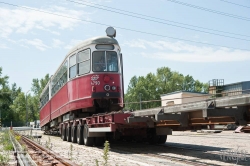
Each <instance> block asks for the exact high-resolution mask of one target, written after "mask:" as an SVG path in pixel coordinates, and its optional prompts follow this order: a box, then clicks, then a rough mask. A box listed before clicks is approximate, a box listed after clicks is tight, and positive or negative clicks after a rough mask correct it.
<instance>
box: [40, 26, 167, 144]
mask: <svg viewBox="0 0 250 166" xmlns="http://www.w3.org/2000/svg"><path fill="white" fill-rule="evenodd" d="M106 33H107V36H104V37H96V38H92V39H89V40H86V41H83V42H82V43H80V44H78V45H77V46H75V47H74V48H72V49H71V50H70V51H69V53H68V54H67V55H66V57H65V59H64V61H63V62H62V63H61V65H60V67H59V68H58V69H57V71H56V73H55V74H54V75H53V76H52V77H51V78H50V81H49V82H48V84H47V85H46V87H45V88H44V90H43V91H42V93H41V96H40V103H41V107H40V108H41V109H40V125H41V127H42V130H44V131H45V132H46V133H51V132H59V133H60V134H61V136H62V139H63V140H67V141H71V142H77V143H79V144H85V145H88V146H91V145H93V144H95V145H100V144H102V143H103V140H104V138H105V137H106V136H107V133H112V132H113V133H115V132H116V130H117V129H118V128H120V129H121V130H122V133H123V135H126V134H128V135H131V134H135V135H138V136H141V135H143V134H144V135H147V133H146V130H145V129H146V124H138V123H137V124H135V125H136V126H137V128H138V126H140V129H139V130H134V129H132V128H133V125H132V126H131V125H129V126H126V122H125V121H124V119H126V118H127V117H129V116H131V114H130V113H127V114H126V113H119V112H118V113H117V111H119V110H121V109H122V108H123V97H124V90H123V88H124V87H123V62H122V54H121V48H120V46H119V44H118V42H117V40H116V39H114V37H115V34H116V32H115V29H114V28H112V27H109V28H107V30H106ZM114 111H116V113H112V112H114ZM124 125H125V127H124ZM141 128H144V130H141ZM131 129H132V130H131ZM131 132H132V133H131ZM116 135H117V134H116ZM162 139H165V140H166V138H165V136H164V138H162Z"/></svg>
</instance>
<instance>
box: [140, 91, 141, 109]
mask: <svg viewBox="0 0 250 166" xmlns="http://www.w3.org/2000/svg"><path fill="white" fill-rule="evenodd" d="M140 110H141V93H140Z"/></svg>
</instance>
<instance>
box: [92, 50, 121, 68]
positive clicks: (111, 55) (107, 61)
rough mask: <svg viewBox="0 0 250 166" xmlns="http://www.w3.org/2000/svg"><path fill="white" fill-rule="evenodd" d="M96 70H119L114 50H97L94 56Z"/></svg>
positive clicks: (93, 61) (93, 64)
mask: <svg viewBox="0 0 250 166" xmlns="http://www.w3.org/2000/svg"><path fill="white" fill-rule="evenodd" d="M92 67H93V71H94V72H103V71H104V72H105V71H107V72H118V58H117V53H116V52H114V51H95V52H93V57H92Z"/></svg>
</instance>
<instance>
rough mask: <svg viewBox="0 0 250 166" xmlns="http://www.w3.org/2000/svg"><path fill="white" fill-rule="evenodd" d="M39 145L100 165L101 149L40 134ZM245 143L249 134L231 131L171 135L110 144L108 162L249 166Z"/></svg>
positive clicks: (131, 165)
mask: <svg viewBox="0 0 250 166" xmlns="http://www.w3.org/2000/svg"><path fill="white" fill-rule="evenodd" d="M36 133H38V135H39V134H40V133H41V132H40V131H33V134H36ZM40 142H41V143H42V144H43V145H45V144H47V145H48V144H49V146H50V148H51V149H52V151H54V152H56V153H59V154H60V155H62V156H63V157H66V158H68V159H71V160H73V161H74V162H75V163H77V164H79V165H83V166H85V165H86V166H92V165H93V166H94V165H97V164H96V162H97V161H98V163H99V165H103V162H104V160H103V157H102V156H103V148H102V147H86V146H84V145H78V144H72V143H70V142H66V141H62V140H61V138H60V137H55V136H48V135H42V138H41V140H40ZM249 142H250V134H249V133H237V134H236V133H233V131H223V132H221V133H197V132H190V131H185V132H173V135H170V136H168V140H167V142H166V143H165V144H164V145H163V146H162V145H156V146H152V145H149V144H145V143H144V144H138V143H128V142H123V143H122V145H123V146H121V145H119V144H117V145H116V144H114V145H111V150H110V152H109V160H108V163H109V165H114V166H116V165H117V166H128V165H129V166H138V165H140V166H160V165H170V166H172V165H175V166H179V165H195V164H193V163H191V164H190V163H189V162H188V161H193V162H197V163H206V164H209V165H235V164H237V165H246V166H247V165H250V143H249ZM71 145H72V146H73V150H72V151H71V150H70V146H71ZM118 147H119V148H118ZM126 148H127V149H126ZM118 149H119V150H118ZM120 149H123V150H120ZM135 150H136V151H135ZM152 154H153V155H152ZM164 156H165V157H164ZM169 157H171V158H172V159H169Z"/></svg>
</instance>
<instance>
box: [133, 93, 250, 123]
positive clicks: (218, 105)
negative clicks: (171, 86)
mask: <svg viewBox="0 0 250 166" xmlns="http://www.w3.org/2000/svg"><path fill="white" fill-rule="evenodd" d="M249 108H250V94H241V95H237V96H227V97H220V98H217V99H209V100H205V101H198V102H191V103H186V104H179V105H172V106H164V107H157V108H150V109H144V110H138V111H134V112H132V116H130V117H129V118H128V122H130V123H132V122H136V121H140V122H142V121H144V122H145V121H147V122H149V121H152V122H154V123H155V125H156V126H169V127H190V126H199V125H211V126H212V125H215V124H232V123H236V124H239V125H246V124H247V123H249V119H248V117H249V116H250V111H249Z"/></svg>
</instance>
